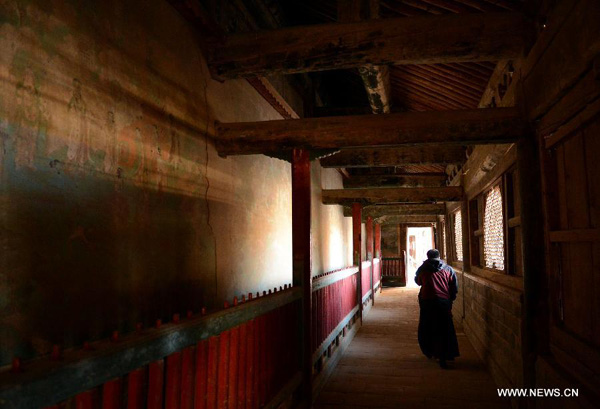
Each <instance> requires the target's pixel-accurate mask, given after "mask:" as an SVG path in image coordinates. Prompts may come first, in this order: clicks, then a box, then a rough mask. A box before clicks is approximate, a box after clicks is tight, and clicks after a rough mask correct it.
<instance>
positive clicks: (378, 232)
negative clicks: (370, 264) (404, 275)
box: [375, 223, 381, 262]
mask: <svg viewBox="0 0 600 409" xmlns="http://www.w3.org/2000/svg"><path fill="white" fill-rule="evenodd" d="M375 258H378V259H379V261H380V262H381V224H378V223H375Z"/></svg>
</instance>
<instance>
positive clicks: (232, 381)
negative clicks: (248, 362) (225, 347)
mask: <svg viewBox="0 0 600 409" xmlns="http://www.w3.org/2000/svg"><path fill="white" fill-rule="evenodd" d="M235 304H237V298H235V299H234V305H235ZM229 337H230V338H229V371H228V374H229V376H228V378H229V380H228V396H227V408H228V409H236V406H237V392H238V365H239V350H240V327H235V328H233V329H231V331H230V335H229Z"/></svg>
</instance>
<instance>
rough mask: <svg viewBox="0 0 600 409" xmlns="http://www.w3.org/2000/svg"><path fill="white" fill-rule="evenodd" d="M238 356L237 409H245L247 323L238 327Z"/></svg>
mask: <svg viewBox="0 0 600 409" xmlns="http://www.w3.org/2000/svg"><path fill="white" fill-rule="evenodd" d="M239 339H240V341H239V342H240V345H239V354H238V388H237V399H236V402H237V405H236V408H237V409H245V408H246V376H247V375H248V354H247V351H248V323H244V324H242V325H241V326H240V335H239Z"/></svg>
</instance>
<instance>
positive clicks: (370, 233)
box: [366, 216, 375, 305]
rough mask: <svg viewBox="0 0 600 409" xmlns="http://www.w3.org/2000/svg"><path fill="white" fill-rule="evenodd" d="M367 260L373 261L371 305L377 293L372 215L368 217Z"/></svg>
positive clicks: (371, 270)
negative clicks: (374, 290)
mask: <svg viewBox="0 0 600 409" xmlns="http://www.w3.org/2000/svg"><path fill="white" fill-rule="evenodd" d="M366 227H367V260H369V261H370V262H371V269H370V272H371V280H369V281H370V282H371V305H373V304H375V293H374V292H373V284H374V283H373V270H375V267H374V266H373V218H372V217H371V216H369V217H367V226H366Z"/></svg>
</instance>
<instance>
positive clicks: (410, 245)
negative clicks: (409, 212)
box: [406, 227, 435, 287]
mask: <svg viewBox="0 0 600 409" xmlns="http://www.w3.org/2000/svg"><path fill="white" fill-rule="evenodd" d="M406 248H407V249H408V251H407V255H406V286H407V287H418V286H417V284H416V283H415V273H416V272H417V268H419V266H420V265H421V264H422V263H423V261H424V260H426V259H427V251H428V250H431V249H433V248H435V242H434V237H433V227H409V228H408V230H407V232H406Z"/></svg>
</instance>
